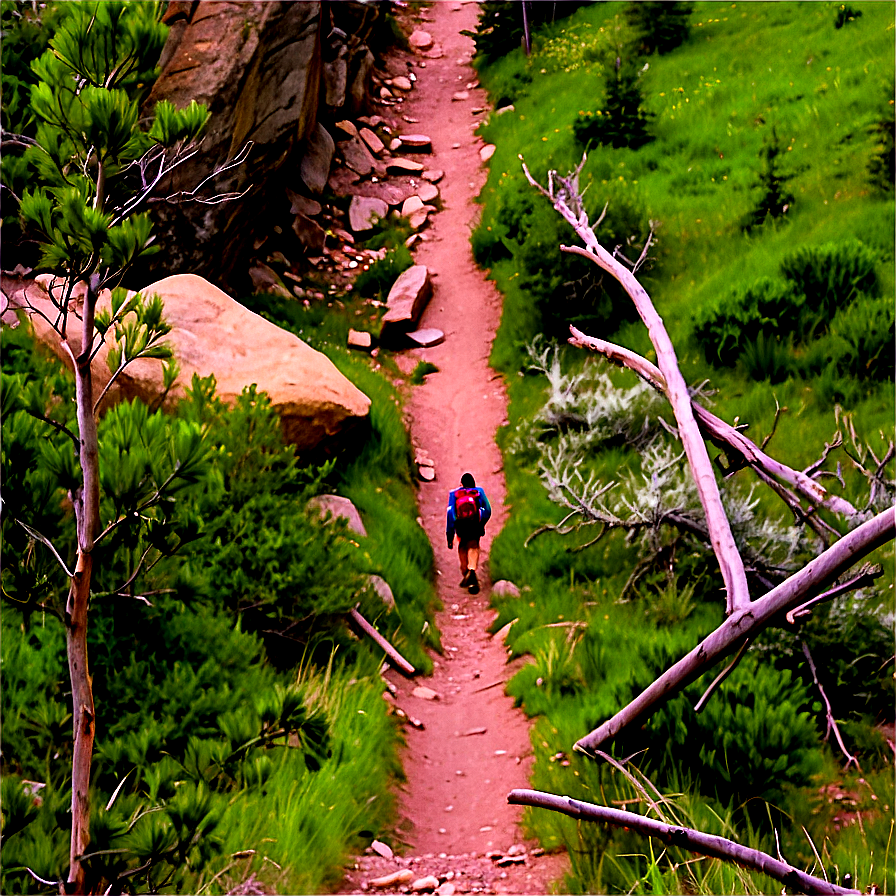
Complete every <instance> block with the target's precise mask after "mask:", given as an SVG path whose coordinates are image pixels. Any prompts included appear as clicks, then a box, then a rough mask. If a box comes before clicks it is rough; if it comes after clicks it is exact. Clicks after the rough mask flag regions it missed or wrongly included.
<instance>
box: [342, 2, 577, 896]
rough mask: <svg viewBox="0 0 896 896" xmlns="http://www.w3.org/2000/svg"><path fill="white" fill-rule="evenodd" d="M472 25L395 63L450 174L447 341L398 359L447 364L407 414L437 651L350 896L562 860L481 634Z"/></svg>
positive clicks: (491, 405) (426, 29) (559, 871)
mask: <svg viewBox="0 0 896 896" xmlns="http://www.w3.org/2000/svg"><path fill="white" fill-rule="evenodd" d="M476 18H477V6H476V4H475V3H471V2H463V3H461V2H450V0H448V2H438V3H434V4H432V5H431V6H430V7H429V8H427V9H424V10H422V11H421V12H420V13H419V14H418V18H416V19H415V21H414V29H415V33H414V34H412V35H411V45H412V47H413V52H411V53H408V54H404V55H399V56H398V57H396V58H395V59H394V60H392V62H391V63H390V70H391V73H392V74H393V75H394V77H402V78H408V79H409V80H410V81H411V82H412V83H413V85H414V87H413V90H411V91H408V92H407V93H405V94H403V98H402V101H401V103H400V104H398V105H396V106H394V107H392V108H391V109H390V110H389V111H390V113H392V117H393V118H397V120H399V121H400V122H401V127H402V128H404V129H406V130H405V132H406V133H423V134H425V135H426V136H429V137H430V138H431V142H432V153H431V154H430V155H426V156H423V155H422V154H421V155H420V156H419V158H420V160H421V161H424V162H425V164H426V165H427V166H428V167H433V168H438V169H441V170H443V171H444V172H445V175H444V178H443V179H442V180H440V182H439V187H440V190H441V203H442V208H441V211H439V212H438V213H437V214H434V215H433V216H432V218H431V224H430V226H429V227H428V229H427V230H426V231H424V232H423V234H422V236H423V239H421V240H420V241H419V242H418V243H417V244H416V245H415V247H414V252H415V256H416V259H415V260H416V262H417V263H418V264H422V265H426V266H427V267H428V268H429V270H430V272H431V274H432V276H433V279H434V285H435V286H434V295H433V298H432V299H431V301H430V303H429V305H428V307H427V308H426V310H425V312H424V315H423V318H422V321H421V326H422V327H424V328H436V329H438V330H441V331H443V332H444V333H445V341H444V342H442V343H441V344H439V345H436V346H434V347H430V348H419V349H413V350H411V351H408V352H406V353H404V354H402V355H399V356H398V360H399V363H400V365H402V368H403V369H405V370H406V372H408V373H409V372H410V371H411V370H412V369H413V368H414V366H415V365H416V364H417V363H418V362H419V361H428V362H430V363H432V364H434V365H435V366H436V367H438V372H437V373H433V374H430V375H429V376H427V377H426V381H425V383H424V384H423V385H420V386H415V387H413V389H412V391H411V393H410V398H409V403H408V408H407V411H408V417H409V425H410V431H411V437H412V439H413V442H414V445H415V446H416V448H417V449H418V450H419V451H421V452H422V453H425V454H426V455H428V457H429V458H430V459H431V460H432V461H433V463H434V471H435V479H434V480H433V481H431V482H425V481H424V482H422V483H421V488H420V493H419V498H420V509H421V515H422V519H423V522H424V526H425V528H426V531H427V533H428V535H429V537H430V539H431V541H432V544H433V546H434V550H435V556H436V568H437V574H438V583H437V585H438V595H439V598H440V600H441V602H442V605H443V609H442V611H441V612H440V613H439V614H438V618H437V624H438V627H439V629H440V631H441V636H442V645H443V652H442V653H441V654H439V655H436V656H434V666H435V668H434V672H433V674H432V676H431V677H430V678H427V679H425V680H421V679H416V680H408V679H405V678H403V677H402V676H400V675H398V674H396V673H393V672H389V673H388V678H389V680H390V683H391V684H392V685H393V686H394V693H393V697H394V702H395V705H396V707H397V708H398V709H400V710H402V711H403V712H404V713H405V714H406V715H407V716H408V720H409V721H408V724H407V726H406V734H405V736H406V742H407V746H406V748H405V751H404V756H403V761H404V769H405V773H406V776H407V780H406V783H405V784H404V786H403V789H402V792H401V794H400V799H399V826H398V830H397V832H396V843H397V844H398V845H396V849H395V852H396V855H389V853H390V850H389V849H388V848H381V847H379V845H378V844H377V847H378V848H380V849H381V852H383V853H385V855H381V854H379V853H377V852H375V851H374V850H368V854H367V855H364V856H359V857H358V858H357V859H356V861H355V862H354V863H353V866H352V864H350V865H349V868H348V870H347V873H346V877H345V879H344V881H343V884H342V887H341V889H340V891H339V892H341V893H362V892H382V893H400V892H433V891H435V892H438V893H440V894H443V896H449V894H452V893H518V894H545V893H548V892H551V891H552V889H553V887H552V884H553V883H554V882H556V881H558V880H560V879H562V876H563V873H564V871H565V869H566V864H567V863H566V857H565V856H562V855H545V854H544V853H543V851H542V850H540V849H538V848H537V844H535V843H534V842H527V841H526V840H525V837H524V833H523V831H522V829H521V827H520V820H521V814H522V813H521V810H520V808H519V807H516V806H510V805H508V804H507V794H508V793H509V791H510V790H511V789H512V788H514V787H526V786H528V778H529V772H530V768H531V757H532V748H531V745H530V741H529V724H528V722H527V720H526V718H525V717H524V715H523V714H522V712H521V711H520V710H518V709H515V708H514V706H513V701H512V699H511V698H510V697H508V696H506V695H505V693H504V684H505V683H506V681H507V680H508V678H509V677H510V676H511V675H512V673H513V671H514V669H513V667H512V666H510V665H508V663H507V655H506V650H505V647H504V645H503V642H502V640H501V639H500V637H498V636H494V637H493V636H491V635H490V634H489V632H488V627H489V625H490V624H491V622H492V621H493V620H494V615H495V614H494V612H493V611H492V610H490V609H489V596H490V593H491V587H492V585H491V582H490V581H489V577H488V553H489V547H490V544H491V539H492V537H493V536H494V535H495V534H496V533H497V532H498V531H499V529H500V528H501V526H502V524H503V522H504V518H505V506H504V504H505V496H506V490H505V482H504V475H503V469H502V460H501V454H500V452H499V450H498V447H497V445H496V443H495V435H496V432H497V430H498V428H499V427H500V426H501V425H502V424H503V423H504V422H505V421H506V407H507V398H506V394H505V390H504V386H503V382H502V380H501V378H500V377H499V376H498V375H497V374H496V373H495V372H494V371H493V370H491V368H489V366H488V358H489V353H490V350H491V344H492V340H493V339H494V334H495V331H496V329H497V327H498V324H499V322H500V315H501V300H500V296H499V294H498V293H497V291H496V289H495V288H494V286H493V284H492V283H491V282H489V281H487V280H486V279H485V275H484V273H483V272H482V271H481V270H479V269H478V268H477V267H476V264H475V262H474V260H473V257H472V252H471V249H470V243H469V237H470V230H471V227H472V225H473V224H474V222H475V218H476V215H477V207H476V204H475V201H474V200H475V197H476V195H477V193H478V192H479V190H480V189H481V187H482V185H483V183H484V180H485V170H484V166H483V154H482V151H483V149H485V147H484V146H483V143H482V140H481V139H480V138H479V137H478V136H477V135H476V133H475V128H476V125H477V123H478V122H479V121H480V120H482V118H483V117H484V116H485V115H486V114H487V108H486V106H487V99H486V95H485V91H484V90H483V89H482V88H480V87H479V85H478V82H477V80H476V74H475V71H474V69H473V68H472V66H471V64H470V60H471V57H472V54H473V50H474V45H473V41H472V40H471V39H470V38H468V37H465V36H464V35H462V34H461V31H463V30H465V29H470V30H472V29H474V28H475V25H476ZM402 83H404V82H402ZM485 153H486V155H487V149H486V150H485ZM412 158H417V156H412ZM466 471H470V472H472V473H473V475H474V476H475V477H476V482H477V485H481V486H482V487H483V488H484V489H485V491H486V493H487V494H488V496H489V500H490V502H491V504H492V508H493V516H492V521H491V523H490V525H489V527H488V530H487V534H486V537H485V538H484V539H483V542H482V547H483V553H482V558H481V561H480V581H481V583H482V591H481V592H480V593H479V594H477V595H471V594H469V593H468V592H467V590H466V589H462V588H460V587H459V582H460V578H461V575H460V571H459V564H458V559H457V553H456V551H449V550H448V548H447V545H446V541H445V506H446V499H447V492H448V490H449V489H450V488H454V487H456V486H457V485H458V484H459V479H460V476H461V474H462V473H463V472H466ZM402 843H403V844H404V847H403V848H402V847H401V844H402Z"/></svg>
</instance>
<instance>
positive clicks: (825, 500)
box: [569, 327, 859, 519]
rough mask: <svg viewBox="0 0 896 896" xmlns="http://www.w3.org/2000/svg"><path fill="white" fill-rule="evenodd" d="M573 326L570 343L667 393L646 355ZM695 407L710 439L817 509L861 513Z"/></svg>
mask: <svg viewBox="0 0 896 896" xmlns="http://www.w3.org/2000/svg"><path fill="white" fill-rule="evenodd" d="M569 329H570V333H571V334H572V336H571V338H570V340H569V343H570V345H574V346H576V347H578V348H588V349H591V350H592V351H596V352H600V353H601V354H602V355H605V356H606V357H607V358H608V359H609V360H610V361H612V362H613V363H614V364H617V365H618V366H621V367H627V368H629V369H630V370H633V371H634V372H635V373H637V374H638V376H640V377H641V378H642V379H643V380H645V381H646V382H647V383H648V384H650V385H651V386H653V387H654V388H655V389H656V390H657V391H659V392H663V393H665V391H666V381H665V377H664V376H663V374H662V372H661V371H660V369H659V368H658V367H656V366H655V365H654V364H651V362H650V361H648V360H647V359H646V358H644V357H642V356H641V355H638V354H635V352H632V351H629V350H628V349H626V348H623V347H622V346H619V345H614V344H613V343H612V342H606V341H604V340H603V339H597V338H595V337H593V336H586V335H585V334H584V333H582V332H581V331H580V330H577V329H576V328H575V327H570V328H569ZM692 406H693V409H694V414H695V415H696V418H697V422H698V423H699V425H700V428H701V430H702V431H703V432H704V433H705V434H706V436H707V438H709V439H711V440H712V441H713V442H716V443H717V444H720V445H721V446H723V447H724V448H725V449H726V450H731V451H733V452H734V453H736V454H737V455H738V456H739V457H740V458H741V459H742V462H743V463H744V464H745V465H747V466H749V467H752V468H753V469H754V470H757V471H759V470H762V471H763V472H765V473H767V474H768V475H769V476H772V477H774V478H775V479H777V480H779V481H781V482H784V483H786V484H787V485H788V486H790V487H791V488H793V489H794V490H795V491H796V492H797V493H798V494H800V495H801V496H802V497H803V498H804V499H805V500H806V501H808V502H809V503H810V505H811V506H812V507H813V508H814V507H824V508H825V509H827V510H830V511H831V512H833V513H838V514H842V515H843V516H846V517H847V518H849V519H852V518H854V517H856V516H858V515H859V511H858V510H856V508H855V507H853V506H852V504H850V503H849V502H848V501H846V500H844V499H843V498H841V497H839V496H837V495H832V494H830V493H829V492H828V491H827V490H826V489H825V488H824V487H823V486H821V485H819V484H818V483H817V482H816V481H815V480H814V479H812V478H811V476H809V475H808V474H807V473H805V472H800V471H798V470H793V469H791V468H790V467H788V466H786V465H785V464H782V463H780V462H778V461H776V460H774V458H771V457H769V456H768V455H767V454H766V453H765V452H764V451H762V449H760V448H759V447H758V446H757V445H756V444H754V443H753V442H752V441H750V439H748V438H747V437H746V436H745V435H744V434H743V433H742V432H741V431H740V430H738V429H736V428H735V427H733V426H731V425H730V424H729V423H726V422H725V421H724V420H721V419H720V418H719V417H716V415H715V414H713V413H711V412H710V411H708V410H706V408H704V407H701V406H700V405H699V404H696V403H692ZM804 513H805V515H806V516H809V515H811V510H810V511H808V512H804Z"/></svg>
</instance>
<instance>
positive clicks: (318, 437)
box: [3, 274, 370, 451]
mask: <svg viewBox="0 0 896 896" xmlns="http://www.w3.org/2000/svg"><path fill="white" fill-rule="evenodd" d="M41 280H42V282H35V281H24V280H22V279H21V278H19V279H14V278H12V277H9V276H8V275H4V277H3V294H4V297H5V299H7V300H8V302H9V304H10V305H11V306H13V307H15V306H23V305H25V304H28V305H30V306H31V307H32V308H34V309H36V310H37V311H38V312H43V314H44V315H46V316H49V318H50V319H51V320H52V319H53V314H52V311H53V306H52V304H51V302H50V298H49V295H48V293H47V288H48V287H49V286H50V284H49V282H48V279H47V278H41ZM142 292H143V293H144V294H145V295H151V294H153V293H157V294H158V295H160V296H161V297H162V300H163V301H164V303H165V319H166V320H167V321H168V323H169V324H170V325H171V328H172V329H171V332H170V333H169V334H168V336H167V338H166V341H167V343H168V344H169V345H170V346H171V348H172V349H173V351H174V356H175V358H176V359H177V362H178V364H179V365H180V377H179V379H178V384H177V385H176V386H175V388H174V389H173V390H172V392H171V393H169V394H168V395H167V396H166V397H165V405H166V406H169V407H170V406H171V405H173V404H174V403H176V402H177V401H178V400H179V399H180V398H181V397H182V396H183V395H184V392H185V388H186V387H187V386H189V384H190V383H191V382H192V379H193V374H197V375H198V376H200V377H207V376H209V375H214V377H215V379H216V381H217V394H218V396H219V397H220V398H221V399H223V400H224V401H226V402H228V403H231V404H232V403H235V402H236V400H237V398H238V397H239V396H240V394H241V393H242V391H243V389H244V388H245V387H246V386H251V385H252V384H255V385H256V386H257V387H258V390H259V391H260V392H266V393H267V394H268V396H270V399H271V404H272V406H273V408H274V410H275V411H276V412H277V414H278V415H279V416H280V421H281V424H282V428H283V434H284V437H285V438H286V440H287V441H288V442H291V443H292V444H294V445H295V446H296V447H297V448H298V449H299V450H301V451H312V450H314V449H322V450H326V449H328V448H331V447H334V446H335V445H336V443H342V442H343V441H344V440H346V436H347V434H348V433H349V432H351V431H352V430H353V429H355V427H356V426H358V425H359V424H362V423H366V422H367V421H368V414H369V410H370V399H369V398H367V396H366V395H364V393H363V392H361V391H360V390H359V389H357V388H356V387H355V386H354V385H353V384H352V383H351V382H349V380H347V379H346V378H345V377H344V376H343V375H342V374H341V373H340V372H339V371H338V370H337V368H336V366H335V365H334V364H333V362H332V361H330V360H329V358H327V357H326V356H325V355H323V354H321V353H320V352H318V351H315V350H314V349H313V348H311V347H310V346H309V345H307V344H306V343H304V342H302V340H301V339H299V338H298V337H297V336H293V335H292V334H291V333H288V332H287V331H286V330H282V329H280V327H278V326H276V325H275V324H272V323H270V322H269V321H266V320H265V319H264V318H262V317H259V316H258V315H257V314H254V313H253V312H251V311H249V310H248V309H247V308H244V307H243V306H242V305H240V304H239V302H236V301H234V300H233V299H231V298H230V296H228V295H227V294H226V293H224V292H222V291H221V290H220V289H218V288H217V287H216V286H214V285H213V284H211V283H209V282H208V281H207V280H203V279H202V278H201V277H198V276H196V275H194V274H178V275H175V276H173V277H167V278H165V279H164V280H160V281H159V282H157V283H153V284H151V285H150V286H148V287H146V288H145V289H144V290H142ZM26 298H27V301H26ZM109 298H110V297H109V293H108V292H106V293H104V294H103V295H101V296H100V301H99V303H98V307H100V308H102V307H104V306H105V307H108V304H109ZM79 300H80V301H83V296H81V297H78V296H76V297H75V302H76V303H77V302H78V301H79ZM74 310H75V311H77V307H76V308H75V309H74ZM31 319H32V322H33V325H34V329H35V333H36V334H37V335H38V337H39V338H40V339H41V341H43V342H45V343H46V344H47V345H48V346H49V347H50V348H52V349H53V350H54V351H55V352H56V353H57V354H58V355H59V356H60V357H61V358H63V359H64V360H66V361H68V354H67V353H66V352H63V351H62V349H61V346H60V345H59V339H58V336H56V334H55V333H54V331H52V330H51V329H50V327H49V324H48V323H47V322H46V320H45V319H44V317H42V316H41V314H40V313H37V314H32V315H31ZM4 320H6V316H5V315H4ZM73 329H74V330H75V331H76V330H77V328H73ZM70 342H71V343H72V349H73V351H74V352H75V354H77V353H78V352H79V350H80V346H79V339H78V334H77V332H73V333H72V334H71V337H70ZM108 381H109V369H108V365H107V363H106V352H105V351H101V352H100V353H99V354H98V355H97V358H96V360H95V362H94V397H95V398H96V397H98V396H99V395H100V393H101V391H102V390H103V388H104V387H105V385H106V384H107V383H108ZM163 391H164V390H163V388H162V369H161V364H160V363H159V362H158V361H150V360H146V361H138V362H135V363H134V364H131V365H129V366H128V367H127V368H126V369H125V371H124V374H123V375H122V376H121V377H120V378H119V380H118V381H117V385H116V386H115V387H113V390H111V392H110V395H109V400H110V401H116V400H120V399H127V398H140V399H141V400H143V401H145V402H147V403H154V402H157V401H158V399H159V397H160V396H161V395H162V394H163Z"/></svg>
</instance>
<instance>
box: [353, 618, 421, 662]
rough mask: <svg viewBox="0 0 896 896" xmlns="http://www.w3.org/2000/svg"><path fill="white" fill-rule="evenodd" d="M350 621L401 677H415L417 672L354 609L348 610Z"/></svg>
mask: <svg viewBox="0 0 896 896" xmlns="http://www.w3.org/2000/svg"><path fill="white" fill-rule="evenodd" d="M349 616H350V617H351V621H352V622H353V623H354V624H355V625H356V626H357V627H358V628H359V629H360V630H361V631H362V632H363V633H364V634H365V635H367V637H368V638H370V639H371V640H372V641H373V642H374V643H375V644H376V645H377V647H379V648H380V649H381V650H382V651H383V652H384V653H385V654H386V656H387V657H388V658H389V662H390V663H392V665H393V666H395V668H396V669H398V671H399V672H401V673H402V674H403V675H407V676H409V677H410V676H411V675H416V674H417V670H416V669H415V668H414V667H413V666H412V665H411V664H410V663H409V662H408V661H407V660H406V659H405V658H404V657H403V656H402V655H401V654H400V653H399V652H398V651H397V650H396V649H395V648H394V647H393V646H392V645H391V644H390V643H389V642H388V641H387V640H386V639H385V638H384V637H383V636H382V635H381V634H380V633H379V632H378V631H377V630H376V629H375V628H374V627H373V626H372V625H371V624H370V623H369V622H368V621H367V620H366V619H365V618H364V617H363V616H362V615H361V614H360V613H359V612H358V611H357V609H355V608H354V607H353V608H352V609H351V610H349Z"/></svg>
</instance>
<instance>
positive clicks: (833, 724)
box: [801, 641, 862, 771]
mask: <svg viewBox="0 0 896 896" xmlns="http://www.w3.org/2000/svg"><path fill="white" fill-rule="evenodd" d="M801 643H802V647H803V654H804V655H805V657H806V661H807V662H808V663H809V671H810V672H811V673H812V681H814V682H815V687H817V688H818V693H819V694H821V699H822V700H823V701H824V711H825V716H826V718H827V723H828V727H827V731H825V733H824V738H825V740H827V739H828V735H829V734H830V733H831V732H832V731H833V732H834V737H836V738H837V745H838V746H839V747H840V752H841V753H843V755H844V756H845V757H846V768H847V769H848V768H849V767H850V766H851V765H853V764H854V765H855V767H856V768H857V769H858V770H859V771H861V770H862V767H861V766H860V765H859V760H858V759H856V757H855V756H853V755H852V753H850V752H849V750H847V749H846V745H845V744H844V743H843V738H842V737H841V736H840V729H839V728H838V727H837V721H836V720H835V719H834V713H833V711H832V710H831V701H830V700H828V695H827V694H826V693H825V692H824V688H823V687H822V686H821V682H820V681H819V680H818V671H817V670H816V668H815V663H814V662H813V660H812V654H811V653H810V652H809V645H808V644H806V642H805V641H803V642H801Z"/></svg>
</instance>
